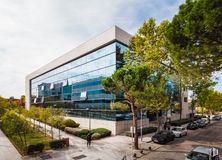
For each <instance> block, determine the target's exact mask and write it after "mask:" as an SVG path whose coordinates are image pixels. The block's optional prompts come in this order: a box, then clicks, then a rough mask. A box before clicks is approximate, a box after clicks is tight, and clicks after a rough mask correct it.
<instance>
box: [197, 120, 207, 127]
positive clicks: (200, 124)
mask: <svg viewBox="0 0 222 160" xmlns="http://www.w3.org/2000/svg"><path fill="white" fill-rule="evenodd" d="M197 123H198V127H199V128H205V127H206V126H207V124H208V122H207V121H206V120H202V119H200V120H198V121H197Z"/></svg>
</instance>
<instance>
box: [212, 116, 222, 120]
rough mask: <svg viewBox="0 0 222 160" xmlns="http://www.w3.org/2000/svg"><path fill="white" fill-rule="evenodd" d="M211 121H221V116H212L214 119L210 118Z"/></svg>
mask: <svg viewBox="0 0 222 160" xmlns="http://www.w3.org/2000/svg"><path fill="white" fill-rule="evenodd" d="M212 120H214V121H219V120H221V116H220V115H216V116H214V117H213V118H212Z"/></svg>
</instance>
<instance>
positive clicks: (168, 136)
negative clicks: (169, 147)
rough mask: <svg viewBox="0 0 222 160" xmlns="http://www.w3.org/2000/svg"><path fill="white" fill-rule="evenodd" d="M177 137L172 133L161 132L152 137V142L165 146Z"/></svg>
mask: <svg viewBox="0 0 222 160" xmlns="http://www.w3.org/2000/svg"><path fill="white" fill-rule="evenodd" d="M174 138H175V135H174V134H173V132H172V131H159V132H157V133H156V134H155V135H153V136H152V141H153V142H154V143H159V144H165V143H167V142H170V141H173V140H174Z"/></svg>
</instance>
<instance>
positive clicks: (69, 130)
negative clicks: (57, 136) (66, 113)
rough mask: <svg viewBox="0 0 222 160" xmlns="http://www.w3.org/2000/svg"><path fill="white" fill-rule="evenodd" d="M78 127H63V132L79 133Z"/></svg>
mask: <svg viewBox="0 0 222 160" xmlns="http://www.w3.org/2000/svg"><path fill="white" fill-rule="evenodd" d="M80 130H81V129H80V128H72V127H65V132H67V133H70V134H73V135H76V136H77V135H79V131H80Z"/></svg>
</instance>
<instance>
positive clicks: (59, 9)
mask: <svg viewBox="0 0 222 160" xmlns="http://www.w3.org/2000/svg"><path fill="white" fill-rule="evenodd" d="M184 2H185V0H127V1H126V0H38V1H36V0H0V4H1V5H0V20H1V23H0V84H1V87H0V95H1V96H3V97H6V98H8V97H10V96H14V97H16V98H20V96H21V95H24V94H25V76H26V75H28V74H30V73H31V72H33V71H35V70H37V69H38V68H40V67H42V66H43V65H45V64H47V63H49V62H50V61H52V60H53V59H55V58H57V57H59V56H61V55H63V54H64V53H66V52H68V51H70V50H72V49H73V48H75V47H77V46H78V45H80V44H81V43H84V42H85V41H87V40H89V39H91V38H92V37H94V36H96V35H98V34H100V33H102V32H104V31H105V30H107V29H109V28H111V27H112V26H114V25H117V26H119V27H120V28H122V29H124V30H126V31H127V32H129V33H130V34H135V33H136V31H137V30H138V28H139V27H140V26H141V25H142V23H143V22H144V21H146V20H148V19H149V18H150V17H154V18H155V19H156V21H157V23H160V22H161V21H162V20H165V19H168V20H172V17H173V16H174V15H175V14H176V13H177V12H178V7H179V5H180V4H182V3H184ZM218 88H219V89H220V90H222V87H221V86H220V85H219V86H218Z"/></svg>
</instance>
